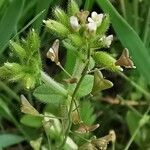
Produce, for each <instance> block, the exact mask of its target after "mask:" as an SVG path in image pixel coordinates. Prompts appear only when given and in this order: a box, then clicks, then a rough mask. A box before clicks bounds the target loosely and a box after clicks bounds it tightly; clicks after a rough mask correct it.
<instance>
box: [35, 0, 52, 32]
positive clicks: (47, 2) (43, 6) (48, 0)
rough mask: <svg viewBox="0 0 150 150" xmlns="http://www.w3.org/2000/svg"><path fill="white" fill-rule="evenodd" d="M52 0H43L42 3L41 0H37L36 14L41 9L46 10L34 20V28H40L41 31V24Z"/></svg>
mask: <svg viewBox="0 0 150 150" xmlns="http://www.w3.org/2000/svg"><path fill="white" fill-rule="evenodd" d="M52 1H53V0H43V1H42V3H41V1H38V2H37V5H36V15H37V14H39V13H40V12H41V11H44V10H45V12H44V13H43V14H42V15H41V16H40V17H39V18H38V19H37V20H36V21H35V22H34V24H33V27H34V29H38V30H39V31H40V29H41V26H42V21H43V19H44V18H45V16H46V15H47V13H48V8H49V6H50V4H51V2H52Z"/></svg>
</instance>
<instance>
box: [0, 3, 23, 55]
mask: <svg viewBox="0 0 150 150" xmlns="http://www.w3.org/2000/svg"><path fill="white" fill-rule="evenodd" d="M23 4H24V0H14V1H12V2H10V5H9V7H8V8H7V10H6V12H5V14H4V16H3V18H2V20H1V22H0V35H1V36H0V54H1V53H2V52H3V51H4V49H5V48H6V46H7V44H8V41H9V39H10V37H11V35H12V33H13V32H14V31H15V28H16V25H17V23H18V20H19V17H20V14H21V11H22V8H23Z"/></svg>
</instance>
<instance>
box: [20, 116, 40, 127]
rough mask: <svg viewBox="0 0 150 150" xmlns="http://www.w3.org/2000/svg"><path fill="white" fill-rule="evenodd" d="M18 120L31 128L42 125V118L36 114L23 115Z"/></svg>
mask: <svg viewBox="0 0 150 150" xmlns="http://www.w3.org/2000/svg"><path fill="white" fill-rule="evenodd" d="M20 122H21V123H22V124H24V125H26V126H29V127H33V128H39V127H41V126H42V118H41V117H38V116H32V115H24V116H23V117H22V118H21V120H20Z"/></svg>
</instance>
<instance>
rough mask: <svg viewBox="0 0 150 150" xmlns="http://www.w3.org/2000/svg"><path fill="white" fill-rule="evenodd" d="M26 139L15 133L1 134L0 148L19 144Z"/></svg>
mask: <svg viewBox="0 0 150 150" xmlns="http://www.w3.org/2000/svg"><path fill="white" fill-rule="evenodd" d="M24 140H25V139H24V138H23V137H21V136H19V135H15V134H0V148H6V147H8V146H11V145H14V144H18V143H20V142H22V141H24Z"/></svg>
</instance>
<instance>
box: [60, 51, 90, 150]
mask: <svg viewBox="0 0 150 150" xmlns="http://www.w3.org/2000/svg"><path fill="white" fill-rule="evenodd" d="M90 51H91V50H90V48H88V54H87V63H86V65H85V68H84V69H83V72H82V75H81V77H80V79H79V81H78V83H77V85H76V87H75V90H74V92H73V94H72V97H71V103H70V108H69V112H68V117H69V124H68V127H67V130H66V133H65V138H64V140H63V142H62V144H61V146H60V147H59V148H62V147H64V145H65V143H66V140H67V137H68V135H69V132H70V128H71V125H72V121H71V113H72V109H73V104H74V101H75V96H76V93H77V92H78V90H79V87H80V85H81V83H82V81H83V79H84V77H85V75H86V74H87V71H88V67H89V62H90Z"/></svg>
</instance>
